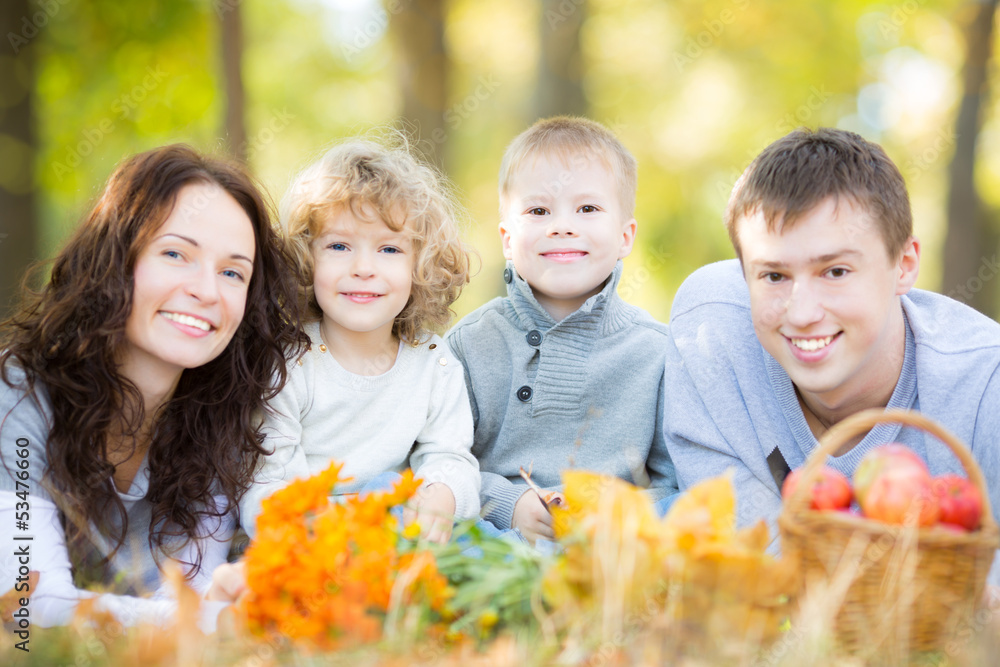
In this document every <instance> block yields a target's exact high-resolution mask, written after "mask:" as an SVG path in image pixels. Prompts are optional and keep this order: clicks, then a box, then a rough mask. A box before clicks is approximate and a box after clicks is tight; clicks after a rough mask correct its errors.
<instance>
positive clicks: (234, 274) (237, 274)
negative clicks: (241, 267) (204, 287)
mask: <svg viewBox="0 0 1000 667" xmlns="http://www.w3.org/2000/svg"><path fill="white" fill-rule="evenodd" d="M222 275H224V276H225V277H227V278H236V279H237V280H243V274H242V273H240V272H239V271H233V270H232V269H226V270H225V271H223V272H222Z"/></svg>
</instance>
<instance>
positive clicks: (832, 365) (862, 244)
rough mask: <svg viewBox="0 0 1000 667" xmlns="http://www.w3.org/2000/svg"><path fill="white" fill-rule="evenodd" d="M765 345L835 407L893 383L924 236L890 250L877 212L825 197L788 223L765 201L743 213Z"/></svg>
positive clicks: (753, 301) (805, 391) (756, 317)
mask: <svg viewBox="0 0 1000 667" xmlns="http://www.w3.org/2000/svg"><path fill="white" fill-rule="evenodd" d="M737 232H738V235H739V241H740V248H741V251H742V260H743V273H744V276H745V277H746V280H747V285H748V287H749V289H750V306H751V311H752V316H753V323H754V329H755V330H756V332H757V337H758V338H759V339H760V342H761V345H763V346H764V349H765V350H767V351H768V352H769V353H770V354H771V356H773V357H774V358H775V359H776V360H777V361H778V363H780V364H781V366H782V367H783V368H784V369H785V371H786V372H787V373H788V376H789V377H790V378H791V380H792V382H793V383H794V384H795V386H796V387H797V388H798V390H799V392H800V393H801V394H802V395H803V398H804V399H805V400H806V401H807V402H809V403H812V404H817V403H818V404H819V405H822V406H825V407H827V408H829V409H837V408H838V407H840V408H842V407H845V406H851V405H855V404H864V403H866V402H868V399H870V398H871V397H878V396H884V395H886V393H887V392H886V390H887V389H888V394H891V393H892V388H893V387H895V384H896V381H897V380H898V375H899V366H900V364H901V362H902V357H903V351H904V347H905V330H904V327H903V316H902V309H901V306H900V303H899V296H900V295H901V294H905V293H906V292H907V291H908V290H909V289H910V287H911V286H912V285H913V283H914V281H916V278H917V273H918V271H919V244H918V242H917V241H916V239H913V238H911V239H910V241H909V242H908V243H907V246H906V247H905V248H904V250H903V252H902V254H901V256H900V257H899V258H898V259H896V260H894V261H893V260H890V259H889V257H888V255H887V253H886V246H885V242H884V241H883V238H882V235H881V233H880V231H879V227H878V225H877V223H876V222H875V221H874V220H871V219H870V217H869V216H868V214H867V213H865V212H864V211H862V210H861V209H859V208H858V207H857V206H856V205H855V204H854V203H853V202H851V201H849V200H848V199H846V198H844V197H841V198H840V200H839V202H838V201H836V200H834V199H833V198H828V199H826V200H824V201H823V202H821V203H820V204H819V205H817V206H816V207H815V208H814V209H813V210H811V211H809V212H808V213H807V214H805V215H804V216H802V217H801V218H800V219H799V220H797V221H796V223H795V224H794V225H793V226H792V227H791V228H789V229H784V230H782V231H775V232H772V231H768V229H767V226H766V224H765V222H764V216H763V214H761V213H760V212H759V211H758V212H756V213H754V214H752V215H748V216H746V217H744V218H742V219H741V220H740V221H739V222H738V226H737Z"/></svg>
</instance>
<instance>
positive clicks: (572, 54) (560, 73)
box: [532, 0, 587, 120]
mask: <svg viewBox="0 0 1000 667" xmlns="http://www.w3.org/2000/svg"><path fill="white" fill-rule="evenodd" d="M586 14H587V3H586V2H585V0H543V1H542V15H541V20H540V22H539V26H538V29H539V47H540V48H539V51H538V53H539V63H538V83H537V87H536V88H535V102H534V113H535V118H534V119H532V120H537V119H538V118H546V117H548V116H556V115H562V114H570V115H582V114H585V113H586V112H587V99H586V97H584V94H583V86H582V79H583V58H582V55H581V51H580V27H581V26H582V25H583V21H584V19H585V18H586Z"/></svg>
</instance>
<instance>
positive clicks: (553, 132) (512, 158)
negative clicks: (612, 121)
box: [500, 116, 639, 219]
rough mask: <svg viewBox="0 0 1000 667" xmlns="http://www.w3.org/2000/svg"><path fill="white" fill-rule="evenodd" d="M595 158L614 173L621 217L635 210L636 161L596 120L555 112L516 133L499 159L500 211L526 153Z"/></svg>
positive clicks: (629, 216) (503, 207)
mask: <svg viewBox="0 0 1000 667" xmlns="http://www.w3.org/2000/svg"><path fill="white" fill-rule="evenodd" d="M581 152H582V153H583V154H584V155H585V156H587V157H591V156H593V157H597V158H599V159H600V160H601V161H602V162H603V163H604V164H605V166H607V167H608V169H610V170H611V173H612V174H613V175H614V177H615V181H617V184H618V197H619V199H620V204H621V207H622V213H623V214H624V215H625V219H629V218H632V217H633V214H634V213H635V192H636V188H637V187H638V180H639V176H638V172H639V170H638V165H637V164H636V161H635V158H634V157H633V156H632V154H631V153H630V152H629V151H628V149H627V148H625V146H623V145H622V142H620V141H619V140H618V138H617V137H615V135H614V134H613V133H612V132H611V130H609V129H608V128H606V127H604V126H603V125H601V124H600V123H598V122H596V121H593V120H590V119H588V118H580V117H577V116H555V117H553V118H545V119H543V120H540V121H538V122H536V123H535V124H534V125H532V126H531V127H529V128H528V129H527V130H525V131H524V132H522V133H521V134H519V135H518V136H517V137H516V138H515V139H514V140H513V141H512V142H510V145H509V146H507V151H506V152H505V153H504V155H503V161H502V162H501V163H500V215H501V216H503V215H504V214H505V212H506V207H507V198H508V196H509V195H510V191H511V188H512V187H513V181H514V176H515V174H516V173H517V171H518V170H519V169H520V168H521V165H523V164H524V161H525V160H527V159H528V158H529V157H534V156H537V155H539V154H544V153H553V154H555V155H558V156H560V157H562V158H563V159H565V160H567V162H569V161H570V160H572V159H573V158H575V157H576V156H577V155H579V154H580V153H581Z"/></svg>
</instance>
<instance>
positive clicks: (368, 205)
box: [280, 133, 470, 342]
mask: <svg viewBox="0 0 1000 667" xmlns="http://www.w3.org/2000/svg"><path fill="white" fill-rule="evenodd" d="M342 208H349V209H350V211H351V213H352V214H353V215H354V216H355V217H357V218H358V219H359V220H365V221H367V222H373V221H374V219H373V216H372V212H374V213H375V214H376V215H377V216H378V218H380V219H381V220H383V221H384V222H385V224H386V225H388V227H389V228H390V229H392V230H393V231H396V232H398V231H404V230H405V232H406V233H407V234H408V235H409V238H410V240H411V242H412V244H413V252H414V258H413V276H412V278H413V284H412V287H411V288H410V299H409V300H408V301H407V302H406V306H405V307H404V308H403V310H402V312H400V314H399V315H397V316H396V320H395V322H394V323H393V327H392V333H393V334H394V335H395V336H396V337H397V338H399V339H400V340H403V341H406V342H415V341H417V340H419V339H420V337H421V334H422V333H423V332H426V331H436V332H439V333H440V332H442V331H443V330H444V329H445V328H446V327H447V325H448V323H449V321H450V320H451V315H452V313H451V310H450V307H451V304H452V303H454V301H455V299H457V298H458V296H459V294H460V293H461V291H462V287H463V286H464V285H465V284H466V283H468V282H469V255H470V251H469V250H468V248H467V247H466V246H465V244H464V243H463V242H462V241H461V238H460V231H459V222H458V220H459V216H460V211H461V209H460V207H459V206H458V205H457V204H456V202H455V199H454V196H453V195H452V193H451V189H450V187H449V186H448V185H447V183H446V181H445V179H444V177H443V176H441V175H440V174H439V173H438V172H437V171H436V170H435V169H433V168H431V167H430V166H428V165H426V164H424V163H423V162H421V161H420V160H418V159H417V158H416V157H414V155H413V153H412V152H411V150H410V147H409V146H408V144H407V142H406V140H405V138H403V137H402V136H400V135H398V134H396V133H390V138H389V139H385V140H379V141H375V140H370V139H353V140H349V141H347V142H345V143H342V144H340V145H338V146H336V147H334V148H332V149H330V150H329V151H327V153H326V154H325V155H324V156H323V157H322V158H320V159H319V160H318V161H317V162H315V163H313V164H312V165H310V166H309V167H307V168H306V169H305V170H304V171H303V172H302V173H301V174H299V175H298V176H297V177H296V178H295V180H294V181H293V182H292V184H291V186H290V187H289V189H288V192H287V194H286V195H285V197H284V198H283V199H282V201H281V206H280V219H281V226H282V230H283V232H284V235H285V238H286V240H287V242H288V244H289V246H290V251H291V255H292V257H293V258H294V260H295V262H296V264H297V265H298V268H299V270H300V272H301V275H302V276H303V279H304V280H305V284H303V285H302V286H301V289H300V296H301V299H302V302H303V303H302V305H303V307H304V308H305V311H306V312H307V314H308V315H309V316H311V317H315V318H320V317H322V315H323V312H322V310H320V307H319V304H318V303H317V301H316V295H315V293H314V291H313V259H312V252H311V247H310V246H311V244H312V242H313V240H314V239H315V238H316V237H318V236H319V235H320V234H321V233H322V231H323V227H324V225H325V224H326V222H327V221H328V220H329V219H330V217H331V215H332V214H333V213H335V212H337V211H339V210H341V209H342Z"/></svg>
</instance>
